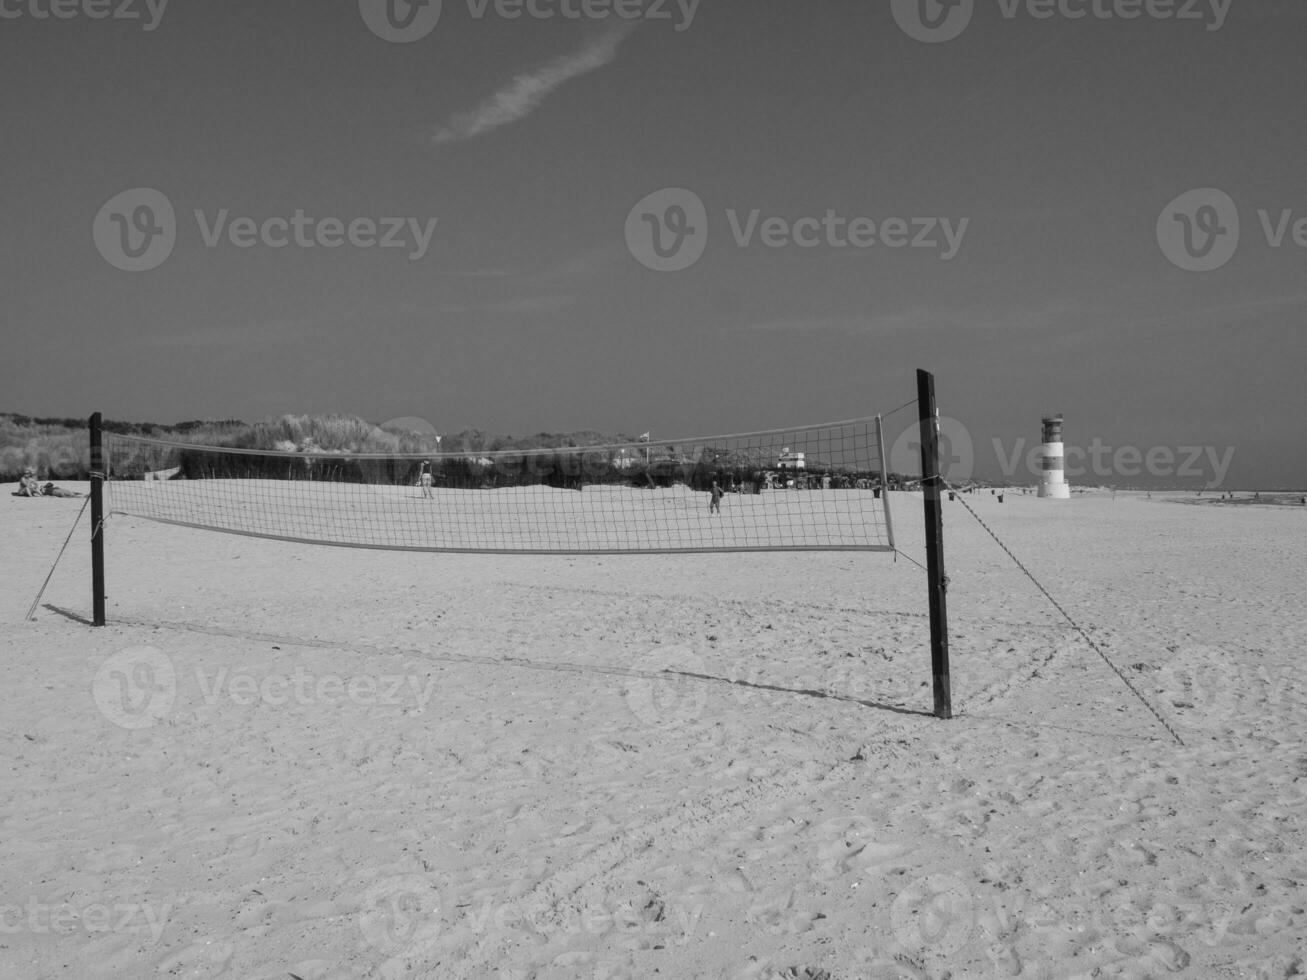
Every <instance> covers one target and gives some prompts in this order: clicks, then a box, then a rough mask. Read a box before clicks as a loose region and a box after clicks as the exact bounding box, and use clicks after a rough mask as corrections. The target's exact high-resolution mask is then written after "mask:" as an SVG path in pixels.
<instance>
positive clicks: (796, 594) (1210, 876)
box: [0, 485, 1307, 980]
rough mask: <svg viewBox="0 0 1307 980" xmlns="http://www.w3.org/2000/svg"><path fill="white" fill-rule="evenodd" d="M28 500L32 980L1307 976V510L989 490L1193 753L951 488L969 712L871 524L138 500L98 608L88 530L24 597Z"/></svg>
mask: <svg viewBox="0 0 1307 980" xmlns="http://www.w3.org/2000/svg"><path fill="white" fill-rule="evenodd" d="M69 486H72V485H69ZM74 488H76V487H74ZM3 489H4V492H3V493H0V539H2V540H3V541H4V542H5V556H4V562H3V569H4V570H3V573H2V574H3V582H4V588H3V589H2V590H0V649H3V651H4V654H3V655H4V658H5V665H6V668H7V669H6V678H7V683H6V684H5V685H4V688H3V691H2V692H0V719H3V720H2V721H0V727H2V732H0V736H2V738H0V745H2V746H3V749H2V751H3V760H2V763H0V765H2V771H3V777H0V780H2V781H0V785H2V786H3V790H4V792H3V793H0V907H2V910H3V919H2V920H0V924H2V926H3V932H2V934H0V975H3V976H5V977H16V978H18V977H21V978H45V977H51V978H53V977H86V978H120V977H142V978H143V977H188V978H220V977H221V978H226V977H230V978H241V980H273V978H280V980H286V978H288V977H291V978H300V980H343V978H355V977H368V978H372V977H385V978H397V977H429V978H441V980H443V978H477V980H480V978H496V980H499V978H504V980H507V978H515V980H516V978H521V980H527V978H541V980H545V978H548V980H553V978H587V980H588V978H593V980H616V978H641V980H646V978H650V977H666V978H672V977H677V978H680V977H693V978H701V977H702V978H714V980H716V978H721V980H754V978H757V980H774V978H785V980H799V978H804V980H821V978H830V980H865V978H871V980H882V978H926V980H945V978H953V980H963V978H981V977H984V978H988V977H1029V978H1038V980H1053V978H1081V977H1083V978H1089V977H1104V978H1133V980H1142V978H1148V977H1171V976H1174V977H1193V978H1226V977H1228V978H1235V977H1249V978H1262V980H1288V978H1290V977H1294V976H1299V975H1302V974H1304V972H1307V964H1305V963H1304V960H1303V953H1302V950H1303V947H1304V936H1307V911H1305V909H1307V835H1305V834H1304V829H1303V814H1304V813H1307V806H1305V805H1304V803H1305V801H1304V796H1305V795H1307V745H1305V744H1304V733H1305V732H1307V694H1305V693H1304V682H1303V680H1302V672H1301V660H1302V651H1303V649H1304V648H1305V647H1307V627H1304V625H1303V620H1302V617H1301V615H1300V614H1299V612H1298V611H1299V609H1300V607H1301V602H1302V589H1303V582H1304V581H1307V551H1305V549H1304V547H1303V542H1304V540H1307V538H1305V535H1307V509H1302V508H1300V509H1294V508H1292V507H1270V506H1268V507H1250V506H1240V507H1218V506H1210V507H1194V506H1181V505H1179V503H1177V502H1172V501H1169V500H1167V499H1164V495H1160V494H1157V495H1154V498H1153V499H1148V498H1146V497H1145V495H1143V494H1119V495H1118V496H1117V499H1115V500H1114V499H1112V497H1111V496H1110V495H1107V494H1098V495H1087V496H1082V497H1077V498H1076V499H1074V500H1071V501H1067V502H1049V501H1040V500H1037V499H1035V498H1034V497H1026V496H1021V495H1016V496H1013V495H1008V496H1007V498H1006V500H1005V502H1004V503H1002V504H1000V503H998V501H997V498H995V497H992V496H990V495H988V494H974V495H969V496H967V497H966V498H965V499H966V500H967V502H968V503H969V504H970V505H971V506H973V507H974V508H975V509H976V510H977V512H978V513H979V514H980V516H981V517H982V518H983V519H984V520H985V521H986V523H988V524H989V525H990V527H992V528H993V530H994V531H995V532H996V533H997V534H998V535H999V537H1001V538H1002V539H1003V540H1004V541H1005V542H1006V543H1007V544H1008V545H1009V547H1011V548H1012V549H1013V551H1014V552H1015V553H1016V554H1017V555H1018V556H1019V557H1020V558H1021V559H1022V560H1023V561H1024V562H1025V563H1026V565H1027V567H1028V568H1029V569H1030V571H1031V572H1032V573H1033V574H1034V575H1035V576H1036V577H1037V578H1038V579H1039V580H1040V581H1041V582H1043V583H1044V585H1045V586H1046V587H1047V588H1048V589H1049V590H1050V591H1051V592H1052V593H1053V594H1054V595H1055V596H1056V597H1057V598H1058V599H1059V601H1060V602H1062V604H1063V605H1064V606H1065V607H1066V609H1067V610H1068V611H1069V612H1070V613H1071V614H1072V615H1073V616H1074V617H1076V619H1077V620H1078V621H1079V622H1081V624H1082V625H1083V626H1084V627H1085V628H1086V629H1087V630H1088V631H1089V632H1090V635H1091V636H1093V637H1094V638H1095V641H1096V642H1097V643H1099V644H1100V645H1101V647H1102V649H1103V650H1104V652H1106V653H1107V655H1108V656H1109V657H1110V658H1111V659H1112V660H1113V662H1114V663H1115V664H1116V665H1117V666H1118V667H1120V668H1121V669H1122V671H1123V673H1125V675H1126V676H1127V677H1128V678H1129V679H1130V680H1131V682H1132V683H1133V684H1134V685H1135V686H1136V687H1137V688H1138V689H1139V691H1140V692H1141V693H1142V694H1143V695H1145V696H1146V697H1147V698H1148V699H1149V701H1150V702H1151V703H1152V704H1153V705H1155V706H1156V708H1157V709H1158V710H1159V711H1160V712H1161V713H1162V715H1163V716H1164V717H1165V718H1166V719H1167V720H1168V721H1169V723H1170V724H1171V725H1173V726H1174V728H1175V730H1176V731H1177V732H1178V733H1179V734H1180V736H1181V738H1182V739H1183V740H1184V745H1179V744H1177V743H1176V742H1175V741H1174V740H1173V739H1172V738H1171V736H1170V735H1169V734H1168V733H1167V731H1166V730H1165V729H1164V728H1163V727H1162V726H1161V725H1160V724H1159V723H1158V721H1157V720H1156V719H1155V718H1154V717H1153V716H1152V715H1151V714H1150V713H1149V711H1148V710H1147V708H1145V706H1144V705H1143V704H1141V703H1140V701H1139V700H1137V699H1136V698H1135V696H1134V695H1133V694H1132V693H1131V692H1130V691H1129V690H1128V689H1127V687H1126V686H1125V685H1124V684H1123V683H1122V682H1121V680H1120V679H1119V678H1118V677H1117V676H1116V675H1115V674H1114V673H1113V672H1112V671H1111V669H1110V668H1109V667H1108V666H1107V665H1106V664H1105V663H1104V662H1103V660H1101V659H1100V658H1099V656H1098V655H1097V654H1095V653H1094V652H1093V651H1092V650H1091V649H1089V647H1088V646H1087V645H1086V644H1085V643H1084V642H1083V641H1082V640H1081V639H1080V638H1079V637H1078V636H1077V634H1076V633H1075V631H1074V630H1072V629H1071V628H1070V627H1069V626H1068V624H1067V623H1066V622H1065V621H1064V620H1062V619H1061V618H1060V617H1059V615H1058V614H1057V612H1056V611H1055V610H1054V609H1053V608H1052V607H1051V606H1050V605H1049V604H1048V603H1047V602H1046V601H1045V600H1044V599H1043V598H1042V596H1040V595H1039V593H1038V592H1037V590H1036V589H1035V588H1034V587H1033V586H1032V585H1031V584H1030V582H1029V581H1028V580H1027V579H1025V578H1024V576H1023V575H1022V574H1021V572H1020V571H1019V570H1018V569H1017V568H1016V567H1015V566H1014V565H1013V563H1012V562H1011V561H1010V560H1009V559H1008V558H1007V556H1005V555H1004V554H1003V553H1002V551H1001V550H1000V549H999V548H998V546H997V545H995V544H994V542H993V541H992V540H991V539H990V538H989V537H988V536H987V535H986V533H985V531H984V530H983V529H982V528H981V527H980V526H979V525H978V524H977V523H976V522H975V521H974V520H973V519H972V518H971V517H970V516H969V515H967V514H966V513H965V511H964V510H963V508H962V505H961V503H952V504H946V505H945V548H946V562H947V567H948V573H949V576H950V588H949V595H948V600H949V615H950V638H951V647H952V662H953V690H954V705H955V710H956V713H957V716H956V717H955V718H954V719H953V720H951V721H947V722H944V721H939V720H937V719H935V718H933V717H931V716H930V714H929V711H930V708H931V700H930V696H931V691H930V687H929V674H930V671H929V648H928V639H929V635H928V625H927V620H926V616H925V612H926V593H925V576H924V574H923V573H922V571H921V570H920V569H919V568H917V567H916V566H914V565H913V564H912V563H911V562H909V561H907V560H905V559H903V558H900V559H899V560H897V561H895V560H894V558H893V557H892V556H890V555H887V554H874V553H796V554H717V555H705V556H693V555H666V556H637V557H622V556H601V557H513V556H489V555H447V554H429V553H402V552H378V551H369V550H347V549H335V548H325V547H314V546H309V545H301V544H289V543H282V542H274V541H265V540H259V539H254V538H245V537H234V536H230V535H222V534H216V533H206V532H202V531H196V530H190V529H187V528H181V527H172V526H165V525H160V524H156V523H152V522H148V521H144V520H140V519H137V518H126V517H120V518H114V519H113V520H111V522H110V523H109V525H108V528H107V554H108V569H107V579H108V585H107V591H108V616H109V625H108V626H107V627H105V628H103V629H98V630H96V629H92V628H90V627H88V626H87V625H86V624H85V622H84V620H85V618H86V617H88V616H89V614H90V611H91V609H90V605H91V594H90V572H89V548H88V546H87V535H88V530H87V524H86V523H85V522H84V523H83V524H82V526H81V527H80V528H79V529H78V532H77V536H76V537H75V539H74V543H73V545H72V546H71V547H70V549H69V551H68V553H67V554H66V555H65V557H64V560H63V562H62V563H61V564H60V566H59V568H58V570H57V572H56V574H55V576H54V578H53V579H52V581H51V583H50V586H49V588H48V590H47V591H46V594H45V597H44V600H43V606H42V607H41V608H40V609H39V610H38V612H37V615H36V619H35V621H33V622H24V615H25V614H26V611H27V607H28V605H29V604H30V603H31V602H32V600H33V598H34V597H35V596H36V593H37V591H38V589H39V588H40V587H41V583H42V581H43V579H44V578H45V575H46V573H47V572H48V570H49V568H50V565H51V563H52V562H53V560H54V557H55V555H56V553H57V552H58V549H59V547H60V545H61V544H62V542H63V540H64V537H65V535H66V534H67V533H68V530H69V528H70V526H71V524H72V521H73V519H74V518H75V517H76V515H77V512H78V510H79V509H80V507H81V505H82V501H80V500H75V499H65V500H27V499H19V498H14V497H11V496H10V495H9V492H8V491H9V489H11V488H9V487H6V488H3ZM731 504H732V500H731V499H730V498H728V499H727V501H726V503H725V505H724V513H723V515H722V520H723V522H729V521H731V520H732V519H733V514H732V508H731ZM893 504H894V518H895V531H896V534H897V537H898V544H899V546H900V548H901V549H902V550H903V551H904V552H905V553H907V554H908V555H911V556H913V557H916V558H918V559H920V558H921V557H922V531H921V528H922V521H921V501H920V497H919V496H916V495H912V494H894V495H893ZM736 516H738V515H736Z"/></svg>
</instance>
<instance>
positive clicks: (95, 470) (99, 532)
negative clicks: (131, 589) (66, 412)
mask: <svg viewBox="0 0 1307 980" xmlns="http://www.w3.org/2000/svg"><path fill="white" fill-rule="evenodd" d="M90 428H91V602H92V606H93V614H92V619H91V623H92V625H94V626H103V625H104V479H105V473H106V470H105V463H104V433H103V420H102V419H101V417H100V413H99V412H96V413H95V414H94V415H92V416H91V419H90Z"/></svg>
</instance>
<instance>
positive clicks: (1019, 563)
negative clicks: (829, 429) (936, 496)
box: [935, 476, 1184, 745]
mask: <svg viewBox="0 0 1307 980" xmlns="http://www.w3.org/2000/svg"><path fill="white" fill-rule="evenodd" d="M935 479H937V480H939V482H940V483H941V484H942V485H943V486H945V487H947V488H948V489H949V490H951V491H953V493H954V494H955V495H956V497H957V500H958V501H959V502H960V503H961V504H962V506H963V507H965V508H966V509H967V513H969V514H970V515H971V516H972V517H974V518H975V519H976V522H977V523H978V524H979V525H980V526H981V527H983V528H984V529H985V531H986V532H987V533H988V534H989V536H990V537H991V538H993V539H994V541H995V542H996V543H997V544H998V546H999V547H1000V548H1002V549H1003V551H1004V552H1006V553H1007V556H1008V557H1009V558H1011V559H1012V561H1013V562H1015V563H1016V566H1017V568H1019V569H1021V571H1022V572H1023V573H1025V576H1026V578H1028V579H1030V581H1031V582H1033V583H1035V588H1037V589H1038V590H1039V591H1040V592H1042V593H1043V594H1044V598H1045V599H1047V600H1048V601H1049V602H1051V603H1052V604H1053V608H1054V609H1056V610H1057V611H1058V612H1060V613H1061V614H1062V616H1063V617H1064V618H1065V619H1066V621H1067V622H1068V623H1070V624H1071V628H1072V629H1074V630H1075V631H1076V632H1077V633H1079V634H1080V636H1081V638H1082V639H1083V640H1084V641H1085V642H1086V643H1088V644H1089V648H1090V649H1091V650H1093V651H1094V652H1095V653H1096V654H1098V655H1099V657H1101V658H1102V660H1103V663H1105V664H1107V666H1108V667H1110V668H1112V672H1113V673H1114V674H1116V676H1117V677H1119V678H1120V679H1121V683H1123V684H1124V685H1125V686H1126V687H1127V688H1129V689H1130V693H1131V694H1133V695H1134V696H1135V697H1136V698H1138V699H1139V701H1140V702H1141V703H1142V704H1143V706H1144V707H1145V708H1147V709H1148V710H1149V711H1150V712H1151V713H1152V715H1153V717H1154V718H1156V719H1157V720H1158V721H1159V722H1160V723H1161V725H1162V727H1163V728H1165V729H1166V730H1167V731H1168V732H1170V734H1171V737H1172V738H1173V739H1175V740H1176V742H1177V743H1178V744H1180V745H1184V739H1182V738H1181V737H1180V735H1179V733H1178V732H1177V731H1176V730H1175V729H1174V728H1172V727H1171V724H1170V722H1168V721H1167V720H1166V719H1165V718H1163V717H1162V713H1161V712H1160V711H1158V710H1157V709H1156V708H1155V707H1153V705H1152V703H1151V702H1150V701H1149V700H1148V698H1146V697H1144V695H1143V694H1142V693H1141V692H1140V691H1139V689H1138V688H1137V687H1135V686H1134V684H1132V683H1131V682H1130V678H1128V677H1126V675H1125V674H1124V673H1123V672H1122V671H1121V669H1120V668H1119V667H1117V665H1116V664H1114V663H1113V662H1112V659H1111V658H1110V657H1109V656H1108V655H1107V654H1106V653H1104V652H1103V650H1102V648H1101V647H1100V646H1099V645H1098V644H1097V643H1095V642H1094V640H1093V638H1092V637H1091V636H1090V635H1089V634H1088V633H1087V632H1086V631H1085V630H1084V628H1083V627H1081V625H1080V624H1079V623H1077V622H1076V621H1075V619H1073V618H1072V616H1071V614H1070V613H1069V612H1067V611H1066V610H1065V609H1064V608H1062V604H1061V603H1060V602H1058V601H1057V600H1056V599H1055V598H1053V594H1052V593H1051V592H1049V591H1048V589H1046V588H1044V586H1043V583H1041V582H1040V581H1039V579H1037V578H1035V576H1034V574H1033V573H1032V572H1031V571H1030V569H1028V568H1026V566H1025V565H1024V564H1023V563H1022V561H1021V559H1020V558H1018V557H1017V556H1016V555H1014V554H1013V553H1012V549H1011V548H1009V547H1008V546H1007V545H1006V544H1004V543H1003V540H1002V539H1001V538H1000V537H999V536H998V535H997V534H995V533H994V530H993V529H992V528H991V527H990V526H989V525H988V524H986V523H985V522H984V520H983V519H982V518H981V516H980V515H979V514H977V513H976V512H975V510H973V509H972V507H971V505H970V504H969V503H967V502H966V500H964V499H963V494H962V493H961V492H960V491H959V490H958V488H957V487H955V486H953V485H952V484H951V483H949V482H948V481H947V480H945V479H944V478H943V477H942V476H941V477H935Z"/></svg>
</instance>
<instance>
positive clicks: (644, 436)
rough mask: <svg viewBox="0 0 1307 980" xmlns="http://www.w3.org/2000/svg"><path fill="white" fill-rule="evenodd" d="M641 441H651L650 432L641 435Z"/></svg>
mask: <svg viewBox="0 0 1307 980" xmlns="http://www.w3.org/2000/svg"><path fill="white" fill-rule="evenodd" d="M640 441H641V442H648V441H649V433H648V432H646V433H645V434H644V435H642V436H640Z"/></svg>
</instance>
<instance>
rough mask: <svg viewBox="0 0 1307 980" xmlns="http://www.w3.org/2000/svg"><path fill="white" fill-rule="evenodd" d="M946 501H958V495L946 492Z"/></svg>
mask: <svg viewBox="0 0 1307 980" xmlns="http://www.w3.org/2000/svg"><path fill="white" fill-rule="evenodd" d="M948 499H949V500H957V499H958V495H957V494H956V493H955V492H954V491H952V490H950V491H949V492H948Z"/></svg>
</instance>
